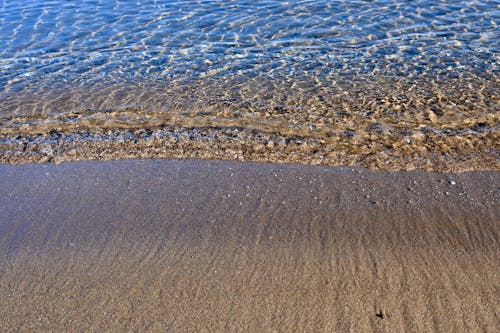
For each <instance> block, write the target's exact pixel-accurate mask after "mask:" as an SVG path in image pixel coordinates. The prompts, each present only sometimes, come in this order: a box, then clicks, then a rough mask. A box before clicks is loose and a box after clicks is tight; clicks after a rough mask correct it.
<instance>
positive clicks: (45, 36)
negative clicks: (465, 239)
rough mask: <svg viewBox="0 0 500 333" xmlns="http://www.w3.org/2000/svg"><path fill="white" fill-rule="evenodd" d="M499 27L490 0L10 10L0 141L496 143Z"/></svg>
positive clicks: (75, 4) (3, 32)
mask: <svg viewBox="0 0 500 333" xmlns="http://www.w3.org/2000/svg"><path fill="white" fill-rule="evenodd" d="M499 19H500V2H499V1H479V0H471V1H435V0H417V1H394V0H381V1H326V0H319V1H317V0H316V1H300V0H299V1H275V0H262V1H248V0H241V1H153V0H150V1H104V0H101V1H90V0H80V1H64V0H53V1H28V0H18V1H7V0H4V1H3V2H2V3H1V7H0V119H2V123H1V125H0V129H1V130H0V134H1V135H4V137H5V138H7V137H9V138H10V137H12V136H16V135H17V136H19V135H21V136H28V135H33V134H37V135H48V134H49V132H50V133H54V132H60V134H63V135H64V134H68V135H70V134H71V135H73V137H74V135H75V133H74V132H75V131H76V130H75V129H77V128H78V129H79V130H78V131H79V132H81V131H83V132H85V131H86V132H88V133H94V132H99V131H101V130H102V129H103V128H105V129H106V130H108V131H112V132H113V131H114V132H117V131H120V130H123V129H124V128H128V129H151V130H156V129H162V128H164V127H165V126H167V125H168V126H170V127H169V128H171V127H172V126H173V127H175V128H177V129H179V130H182V129H183V128H189V129H192V128H193V127H197V128H199V127H203V128H205V127H207V126H209V127H212V128H216V127H223V128H228V127H234V126H237V127H241V128H243V129H251V130H252V131H258V132H259V131H260V132H276V133H278V134H279V135H278V139H279V138H282V139H287V138H289V137H291V136H293V135H299V134H300V135H305V134H304V133H305V132H304V131H307V133H309V134H308V135H310V136H312V137H314V138H318V139H320V138H323V139H324V138H325V137H326V138H330V137H332V136H338V135H341V134H342V135H343V134H345V133H347V132H349V133H352V135H358V136H359V135H364V134H365V133H366V132H367V127H369V126H372V127H373V126H378V128H379V129H380V128H382V130H380V132H384V131H386V132H387V131H389V132H392V135H393V136H394V137H395V138H397V139H398V140H406V141H408V140H407V138H406V136H407V135H408V133H406V132H412V131H413V132H418V131H420V130H421V129H422V128H423V127H427V128H431V127H432V129H433V130H435V131H438V132H440V133H441V132H442V131H443V130H445V129H450V130H457V131H458V130H464V128H465V127H467V126H468V125H467V124H469V125H470V124H472V125H470V126H469V127H470V128H471V129H474V128H475V127H473V126H476V125H477V124H478V123H480V124H482V125H478V126H479V127H480V128H481V131H482V132H485V131H489V132H493V134H497V133H496V130H497V127H498V123H497V121H498V118H497V117H496V112H497V111H498V97H499V90H498V61H499V55H498V51H499V40H500V38H499V31H500V29H499V27H498V23H499V22H500V21H499ZM476 127H477V126H476ZM479 127H477V128H479ZM82 128H84V129H85V130H82ZM398 131H399V132H401V131H403V132H405V131H406V132H405V133H406V134H404V133H403V134H404V135H403V134H401V135H399V136H398V134H397V133H396V132H398ZM413 132H412V133H410V135H412V134H415V133H413ZM339 133H340V134H339ZM417 134H418V133H417ZM424 134H425V133H424ZM352 135H351V136H352ZM201 136H202V137H204V134H202V135H201ZM5 140H6V139H5ZM5 140H4V142H7V141H5ZM492 148H493V149H492ZM494 148H495V147H488V149H489V153H490V154H492V153H493V154H497V151H496V150H495V149H494ZM285 152H286V151H285ZM411 153H412V154H413V153H414V151H412V152H411ZM329 163H330V164H332V163H333V164H335V163H334V162H329Z"/></svg>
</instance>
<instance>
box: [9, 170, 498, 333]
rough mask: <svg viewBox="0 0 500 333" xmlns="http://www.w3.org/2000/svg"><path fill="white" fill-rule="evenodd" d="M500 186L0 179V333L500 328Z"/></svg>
mask: <svg viewBox="0 0 500 333" xmlns="http://www.w3.org/2000/svg"><path fill="white" fill-rule="evenodd" d="M498 187H499V176H498V172H473V173H463V174H435V173H425V172H397V173H389V172H382V171H368V170H366V169H361V168H354V169H351V168H323V167H302V166H294V165H281V166H277V165H270V164H250V163H236V162H208V161H172V160H147V161H116V162H81V163H69V164H61V165H58V166H55V165H24V166H5V165H4V166H0V191H1V193H2V194H3V195H2V196H1V197H0V211H1V212H2V214H1V216H0V254H1V255H0V299H1V300H2V301H1V302H0V318H1V320H0V330H1V331H50V330H64V331H82V330H83V331H134V330H139V331H145V330H150V331H165V330H167V331H176V332H177V331H282V332H290V331H304V332H311V331H325V332H331V331H352V332H366V331H375V332H397V331H409V332H412V331H413V332H435V331H443V332H449V331H455V332H474V331H475V332H484V331H486V332H494V331H498V330H499V329H500V325H499V322H500V321H499V312H498V309H499V308H500V303H499V301H498V297H497V295H498V294H499V291H500V277H499V269H498V267H499V266H500V265H499V264H500V262H499V261H500V260H499V254H500V253H499V247H498V244H499V230H500V228H499V227H500V225H499V220H498V216H500V205H499V204H498V203H499V191H498Z"/></svg>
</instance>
